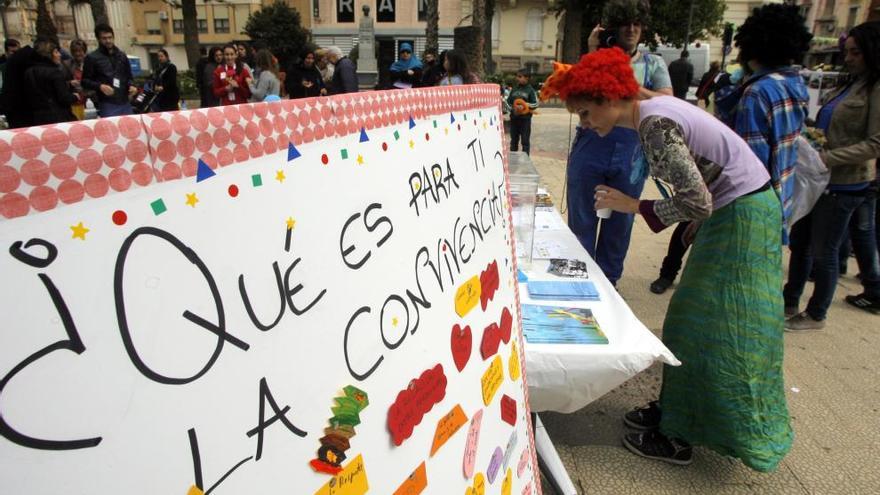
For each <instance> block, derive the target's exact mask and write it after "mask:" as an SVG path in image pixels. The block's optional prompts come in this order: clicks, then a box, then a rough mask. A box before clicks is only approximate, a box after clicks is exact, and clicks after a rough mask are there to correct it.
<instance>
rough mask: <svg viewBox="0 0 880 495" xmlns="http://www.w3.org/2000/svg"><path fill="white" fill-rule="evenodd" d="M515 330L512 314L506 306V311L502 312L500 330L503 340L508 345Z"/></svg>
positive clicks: (499, 323)
mask: <svg viewBox="0 0 880 495" xmlns="http://www.w3.org/2000/svg"><path fill="white" fill-rule="evenodd" d="M512 328H513V315H512V314H510V310H509V309H507V307H506V306H505V307H504V309H502V310H501V321H500V322H498V329H499V332H500V333H501V340H502V341H503V342H504V343H505V344H507V343H508V342H510V332H511V329H512Z"/></svg>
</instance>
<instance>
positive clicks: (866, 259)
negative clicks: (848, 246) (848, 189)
mask: <svg viewBox="0 0 880 495" xmlns="http://www.w3.org/2000/svg"><path fill="white" fill-rule="evenodd" d="M876 202H877V197H876V192H875V191H874V190H871V191H869V192H867V193H864V194H861V195H860V194H846V193H829V194H823V195H822V197H821V198H819V201H818V202H817V203H816V206H815V207H814V208H813V211H812V212H810V214H809V215H807V216H806V217H804V218H803V219H801V220H800V221H798V222H797V223H796V224H795V225H794V226H793V227H792V231H791V238H790V248H791V259H790V260H789V264H788V283H786V284H785V289H784V290H783V296H784V297H785V306H786V307H795V306H797V305H798V301H799V299H800V296H801V294H803V292H804V286H805V285H806V283H807V278H808V277H809V274H810V267H811V265H812V264H813V263H815V270H814V275H815V287H814V288H813V295H812V297H810V301H809V303H807V309H806V311H807V313H808V314H809V315H810V316H811V317H813V319H816V320H824V319H825V317H826V315H827V313H828V307H829V306H830V305H831V300H832V299H833V298H834V290H835V288H836V287H837V279H838V277H839V276H840V262H839V253H840V245H841V243H842V242H843V239H844V237H846V234H847V231H849V234H850V238H851V240H852V247H853V252H854V253H855V255H856V261H857V262H858V264H859V270H860V272H861V280H862V285H863V286H864V288H865V294H866V295H867V296H868V297H872V298H875V297H880V261H878V254H877V237H876V232H875V221H876V218H875V215H876ZM851 220H852V222H851Z"/></svg>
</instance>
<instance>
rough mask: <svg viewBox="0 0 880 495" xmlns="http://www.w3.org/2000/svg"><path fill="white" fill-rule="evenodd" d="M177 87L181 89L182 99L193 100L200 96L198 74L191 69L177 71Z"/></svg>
mask: <svg viewBox="0 0 880 495" xmlns="http://www.w3.org/2000/svg"><path fill="white" fill-rule="evenodd" d="M177 88H178V89H179V90H180V99H181V100H184V99H186V100H193V99H198V98H199V88H198V87H197V86H196V76H195V74H194V73H193V71H192V70H191V69H190V70H183V71H178V72H177Z"/></svg>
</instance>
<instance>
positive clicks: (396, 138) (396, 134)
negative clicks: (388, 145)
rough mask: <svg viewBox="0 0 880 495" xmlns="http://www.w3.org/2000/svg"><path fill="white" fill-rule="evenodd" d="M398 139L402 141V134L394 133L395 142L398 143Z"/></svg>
mask: <svg viewBox="0 0 880 495" xmlns="http://www.w3.org/2000/svg"><path fill="white" fill-rule="evenodd" d="M398 139H400V132H398V131H394V140H395V141H397V140H398Z"/></svg>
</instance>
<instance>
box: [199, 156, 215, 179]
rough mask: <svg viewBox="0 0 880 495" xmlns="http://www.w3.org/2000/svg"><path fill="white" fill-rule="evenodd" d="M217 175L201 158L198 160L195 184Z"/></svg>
mask: <svg viewBox="0 0 880 495" xmlns="http://www.w3.org/2000/svg"><path fill="white" fill-rule="evenodd" d="M215 175H217V172H214V171H213V170H211V167H209V166H208V164H207V163H205V162H204V161H203V160H202V159H201V158H199V166H198V168H197V169H196V182H201V181H203V180H205V179H210V178H211V177H214V176H215Z"/></svg>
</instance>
